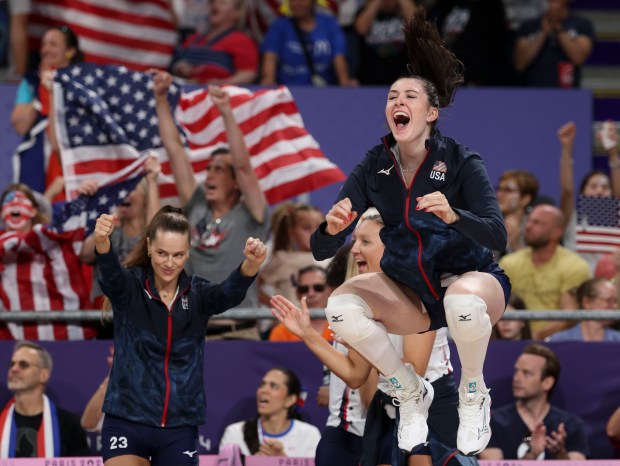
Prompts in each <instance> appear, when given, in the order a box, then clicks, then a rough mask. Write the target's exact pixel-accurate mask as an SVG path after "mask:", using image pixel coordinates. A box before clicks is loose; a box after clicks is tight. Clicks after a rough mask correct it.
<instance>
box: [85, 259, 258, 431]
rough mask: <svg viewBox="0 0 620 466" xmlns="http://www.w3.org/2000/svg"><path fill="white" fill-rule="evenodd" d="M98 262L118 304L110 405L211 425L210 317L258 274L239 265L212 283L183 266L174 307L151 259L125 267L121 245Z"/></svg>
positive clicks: (124, 412) (155, 422)
mask: <svg viewBox="0 0 620 466" xmlns="http://www.w3.org/2000/svg"><path fill="white" fill-rule="evenodd" d="M97 263H98V264H99V267H100V278H99V282H100V284H101V289H102V290H103V292H104V293H105V295H106V296H108V298H109V299H110V301H111V303H112V309H113V311H114V317H113V323H114V364H113V366H112V371H111V373H110V381H109V383H108V390H107V392H106V395H105V401H104V404H103V412H105V413H107V414H111V415H114V416H117V417H120V418H123V419H127V420H130V421H133V422H138V423H141V424H146V425H150V426H166V427H179V426H196V425H200V424H203V423H204V422H205V409H206V404H205V393H204V383H203V364H204V363H203V355H204V341H205V332H206V330H207V321H208V320H209V317H210V316H212V315H214V314H219V313H222V312H224V311H226V310H227V309H230V308H232V307H235V306H237V305H238V304H240V303H241V301H243V299H244V298H245V294H246V292H247V289H248V287H249V286H250V284H251V283H252V282H253V281H254V277H244V276H243V275H242V274H241V272H240V269H239V268H237V269H236V270H234V271H233V272H232V273H231V274H230V275H229V276H228V278H227V279H226V280H224V281H223V282H222V283H212V282H209V281H208V280H205V279H203V278H200V277H196V276H193V275H192V276H188V275H187V274H186V273H185V272H184V271H183V272H181V275H180V276H179V292H178V295H177V296H176V298H175V299H174V302H173V303H172V306H171V310H170V311H168V308H167V307H166V305H165V304H164V302H163V301H161V299H160V297H159V294H158V292H157V289H156V288H155V282H154V275H153V269H152V267H151V266H150V265H149V266H148V267H131V268H124V267H122V266H121V264H120V263H119V261H118V257H117V256H116V254H115V253H114V252H113V251H110V252H109V253H107V254H97Z"/></svg>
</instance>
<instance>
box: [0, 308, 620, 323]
mask: <svg viewBox="0 0 620 466" xmlns="http://www.w3.org/2000/svg"><path fill="white" fill-rule="evenodd" d="M102 317H104V318H111V317H112V311H105V313H104V312H102V311H101V310H95V309H88V310H83V311H28V310H27V311H23V310H22V311H8V312H7V311H5V312H0V322H38V321H47V322H49V321H64V322H75V321H99V320H101V319H102ZM310 317H312V318H323V317H325V311H324V310H323V309H310ZM211 319H215V320H217V319H275V317H273V315H272V314H271V311H270V310H269V309H255V308H238V309H231V310H229V311H226V312H224V313H223V314H218V315H215V316H212V317H211ZM502 320H620V311H606V310H587V311H583V310H582V311H563V310H552V311H549V310H544V311H533V310H529V311H506V312H505V313H504V316H503V317H502Z"/></svg>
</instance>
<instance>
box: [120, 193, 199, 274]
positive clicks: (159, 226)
mask: <svg viewBox="0 0 620 466" xmlns="http://www.w3.org/2000/svg"><path fill="white" fill-rule="evenodd" d="M190 230H191V227H190V224H189V221H188V220H187V218H186V217H185V215H183V211H182V210H181V209H179V208H178V207H173V206H171V205H165V206H163V207H162V208H161V209H159V211H158V212H157V213H156V214H155V216H154V217H153V219H152V220H151V221H150V222H149V224H148V225H147V226H146V228H145V230H144V233H142V237H141V238H140V241H138V243H137V244H136V245H135V246H134V248H133V249H132V251H131V252H130V253H129V256H128V257H127V259H126V260H125V266H127V267H136V266H137V267H146V266H147V265H148V264H150V263H151V259H150V258H149V251H148V241H154V240H155V236H156V235H157V232H158V231H165V232H172V233H180V234H182V235H187V241H188V242H189V241H190ZM147 239H148V241H147Z"/></svg>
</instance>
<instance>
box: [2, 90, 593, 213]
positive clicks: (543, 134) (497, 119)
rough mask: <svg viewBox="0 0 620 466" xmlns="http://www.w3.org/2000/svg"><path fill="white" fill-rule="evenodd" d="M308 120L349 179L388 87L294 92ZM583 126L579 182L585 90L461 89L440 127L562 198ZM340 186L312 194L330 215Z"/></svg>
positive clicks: (579, 155)
mask: <svg viewBox="0 0 620 466" xmlns="http://www.w3.org/2000/svg"><path fill="white" fill-rule="evenodd" d="M15 91H16V86H15V85H11V84H5V85H0V135H1V136H0V138H1V139H0V140H1V144H0V186H4V185H5V184H6V183H8V182H9V181H10V179H11V178H10V177H11V175H10V174H11V171H12V170H11V165H10V164H11V154H12V153H13V150H14V149H15V146H16V145H17V143H18V141H19V138H18V137H17V135H15V133H14V132H13V129H12V127H11V125H10V113H11V109H12V107H13V101H14V96H15ZM291 91H292V92H293V95H294V96H295V100H296V102H297V104H298V106H299V109H300V111H301V114H302V115H303V118H304V122H305V124H306V126H307V128H308V130H309V131H310V132H311V134H312V135H313V136H314V137H315V138H316V139H317V141H318V142H319V144H320V145H321V148H322V149H323V151H324V152H325V154H326V155H327V156H328V157H329V158H330V159H331V160H332V161H334V162H335V163H337V164H338V165H339V166H340V167H341V168H342V170H343V171H344V172H345V173H348V172H349V171H350V170H351V169H352V168H353V166H354V165H355V164H356V163H357V162H358V161H359V160H361V159H362V157H363V156H364V154H365V153H366V151H367V150H368V149H369V148H370V147H372V146H374V145H375V144H377V143H378V142H379V138H380V137H381V136H383V135H384V134H385V133H386V132H387V125H386V122H385V116H384V106H385V99H386V95H387V88H383V87H377V88H349V89H340V88H327V89H315V88H310V87H297V88H291ZM569 120H574V121H575V122H576V124H577V128H578V135H577V140H576V142H575V146H576V147H575V180H576V181H579V180H580V179H581V177H582V176H583V175H584V174H585V173H586V172H587V171H588V170H589V169H590V167H591V163H592V162H591V155H592V138H591V122H592V96H591V94H590V92H588V91H584V90H551V89H546V90H540V89H539V90H526V89H470V88H464V89H461V90H460V91H459V92H458V94H457V97H456V100H455V104H454V106H453V107H452V108H450V109H447V110H443V111H442V113H441V116H440V124H439V128H440V129H441V131H442V132H443V133H444V134H445V135H447V136H450V137H453V138H455V139H456V140H458V141H459V142H462V143H463V144H466V145H468V146H469V147H471V148H472V149H473V150H475V151H478V152H480V154H481V155H482V156H483V158H484V159H485V163H486V165H487V168H488V170H489V174H490V176H491V179H492V181H494V182H495V181H496V180H497V178H498V177H499V174H500V173H501V172H502V171H503V170H506V169H509V168H522V169H527V170H530V171H532V172H533V173H534V174H536V175H537V176H538V179H539V181H540V184H541V192H542V193H543V194H547V195H550V196H552V197H553V198H556V199H557V198H558V195H559V190H560V188H559V175H558V166H559V157H560V147H559V143H558V142H557V138H556V135H555V134H556V131H557V129H558V128H559V127H560V126H561V125H562V124H564V123H565V122H567V121H569ZM339 187H340V186H339V185H332V186H329V187H326V188H323V189H320V190H318V191H316V192H314V193H312V195H311V197H310V200H311V202H313V203H314V204H316V205H318V206H319V207H321V208H322V209H323V210H324V211H327V210H328V209H329V207H330V206H331V203H332V201H333V199H334V197H335V196H336V194H337V192H338V189H339Z"/></svg>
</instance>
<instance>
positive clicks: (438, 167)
mask: <svg viewBox="0 0 620 466" xmlns="http://www.w3.org/2000/svg"><path fill="white" fill-rule="evenodd" d="M447 171H448V167H447V166H446V163H445V162H443V161H441V160H436V161H435V164H434V165H433V169H432V170H431V176H430V178H431V180H437V181H446V173H447Z"/></svg>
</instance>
